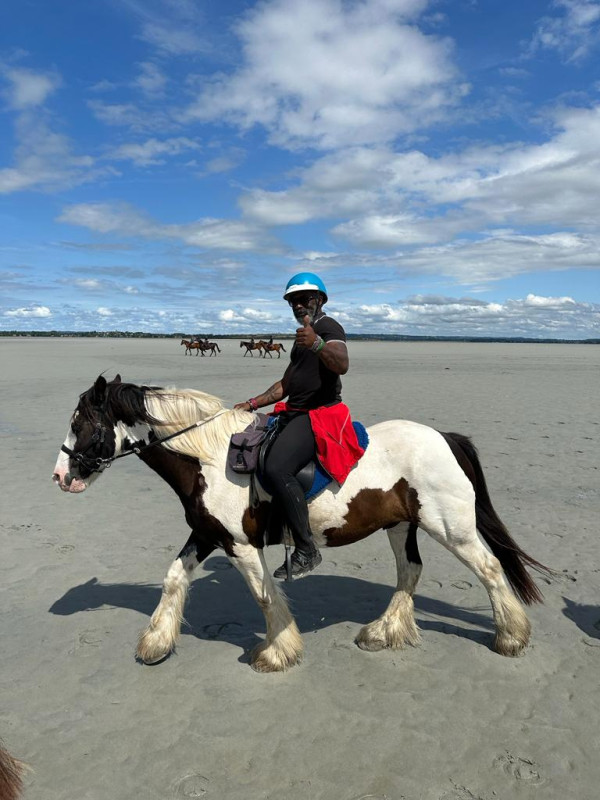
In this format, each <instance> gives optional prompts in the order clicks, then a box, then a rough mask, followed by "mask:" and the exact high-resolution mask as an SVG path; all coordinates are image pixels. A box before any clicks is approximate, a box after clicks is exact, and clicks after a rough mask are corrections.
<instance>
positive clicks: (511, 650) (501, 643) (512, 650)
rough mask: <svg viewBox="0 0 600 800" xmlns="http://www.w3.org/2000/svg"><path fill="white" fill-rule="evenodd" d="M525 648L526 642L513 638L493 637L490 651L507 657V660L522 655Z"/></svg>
mask: <svg viewBox="0 0 600 800" xmlns="http://www.w3.org/2000/svg"><path fill="white" fill-rule="evenodd" d="M526 647H527V642H526V641H525V642H524V641H522V640H521V639H517V638H515V637H514V636H506V635H505V636H495V637H494V643H493V644H492V649H493V650H494V652H496V653H498V654H499V655H501V656H507V657H508V658H516V657H517V656H520V655H522V654H523V652H524V650H525V648H526Z"/></svg>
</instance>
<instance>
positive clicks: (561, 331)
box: [336, 295, 600, 339]
mask: <svg viewBox="0 0 600 800" xmlns="http://www.w3.org/2000/svg"><path fill="white" fill-rule="evenodd" d="M534 297H535V296H534V295H529V296H528V297H527V298H525V299H524V300H507V301H506V302H504V303H494V302H485V301H481V300H479V299H473V298H468V297H467V298H465V297H463V298H451V297H419V296H418V297H414V298H408V299H407V300H403V301H400V302H398V303H395V304H391V303H382V304H379V305H361V306H357V307H356V308H352V309H351V310H347V309H346V310H343V311H341V312H340V313H338V314H336V316H337V317H338V319H339V320H340V322H342V324H344V325H346V326H347V329H348V330H354V331H355V332H360V331H361V330H362V331H365V332H371V333H372V332H379V333H383V332H386V333H397V334H406V335H423V336H485V337H498V336H501V337H502V336H505V337H530V338H544V337H545V338H558V339H562V338H565V339H572V338H596V337H597V336H598V335H599V334H600V306H598V305H594V304H592V303H577V302H575V301H574V300H572V299H571V298H552V297H539V296H537V297H535V302H532V298H534ZM557 301H559V302H557ZM563 301H564V302H563Z"/></svg>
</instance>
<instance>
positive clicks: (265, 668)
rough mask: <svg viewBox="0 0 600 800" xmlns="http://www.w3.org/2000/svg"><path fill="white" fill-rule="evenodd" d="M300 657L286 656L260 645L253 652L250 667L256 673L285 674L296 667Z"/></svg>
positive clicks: (294, 655)
mask: <svg viewBox="0 0 600 800" xmlns="http://www.w3.org/2000/svg"><path fill="white" fill-rule="evenodd" d="M299 661H300V656H298V655H296V654H293V655H292V654H285V653H282V652H281V651H278V650H275V648H273V647H268V646H267V647H264V646H261V645H258V647H257V648H255V650H254V651H253V652H252V656H251V659H250V666H251V667H252V669H253V670H254V671H255V672H285V671H286V670H288V669H290V667H294V666H296V664H298V663H299Z"/></svg>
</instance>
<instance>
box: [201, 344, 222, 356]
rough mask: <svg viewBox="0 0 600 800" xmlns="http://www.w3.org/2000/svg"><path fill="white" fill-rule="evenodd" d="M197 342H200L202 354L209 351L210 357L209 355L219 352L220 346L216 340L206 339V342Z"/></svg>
mask: <svg viewBox="0 0 600 800" xmlns="http://www.w3.org/2000/svg"><path fill="white" fill-rule="evenodd" d="M199 344H200V347H201V348H202V355H204V353H207V352H209V351H210V353H209V357H210V356H216V355H217V353H220V352H221V348H220V347H219V345H218V344H217V343H216V342H209V341H206V342H200V343H199Z"/></svg>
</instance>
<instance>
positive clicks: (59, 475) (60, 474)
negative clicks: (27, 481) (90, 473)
mask: <svg viewBox="0 0 600 800" xmlns="http://www.w3.org/2000/svg"><path fill="white" fill-rule="evenodd" d="M76 442H77V437H76V436H75V434H74V433H73V431H72V430H71V426H69V431H68V433H67V438H66V439H65V441H64V445H65V447H68V448H69V450H72V449H73V448H74V447H75V444H76ZM69 468H70V458H69V456H68V455H67V453H65V452H63V451H62V450H61V451H60V452H59V454H58V458H57V459H56V464H55V466H54V474H53V475H52V480H53V481H54V482H55V483H56V484H57V485H58V486H59V487H60V488H61V489H62V491H63V492H70V493H71V494H78V493H80V492H83V491H85V489H87V486H88V484H89V481H88V483H86V482H85V481H84V480H82V479H81V478H75V477H72V476H71V475H70V474H69Z"/></svg>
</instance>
